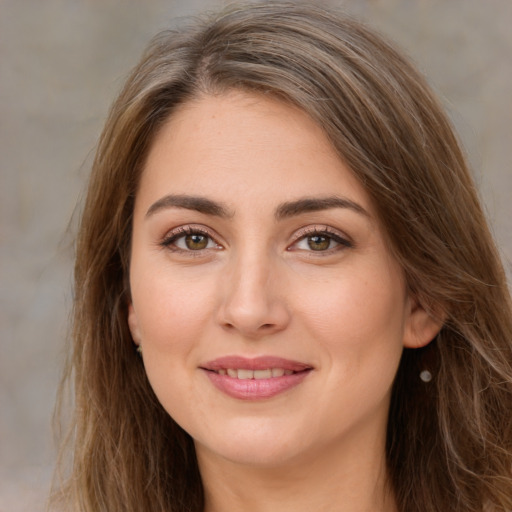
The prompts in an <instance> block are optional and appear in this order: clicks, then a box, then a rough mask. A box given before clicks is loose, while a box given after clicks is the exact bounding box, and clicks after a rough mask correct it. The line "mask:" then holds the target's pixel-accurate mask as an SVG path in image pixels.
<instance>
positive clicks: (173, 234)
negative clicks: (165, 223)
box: [159, 224, 223, 253]
mask: <svg viewBox="0 0 512 512" xmlns="http://www.w3.org/2000/svg"><path fill="white" fill-rule="evenodd" d="M192 234H200V235H205V236H207V237H209V238H210V239H211V240H212V241H213V242H214V243H215V244H216V245H217V247H216V248H215V249H219V248H223V245H222V244H221V243H220V242H219V241H218V238H219V237H218V236H217V234H216V233H214V232H213V231H212V230H211V229H209V228H207V227H206V226H203V225H202V224H185V225H182V226H177V227H175V228H173V229H171V230H169V231H167V233H166V234H165V235H164V237H163V238H162V240H161V241H160V243H159V245H161V246H162V247H165V248H167V249H170V248H172V244H173V242H175V241H176V240H178V239H179V238H181V237H182V236H187V235H192ZM173 250H175V251H177V252H187V253H188V252H190V253H193V252H197V253H199V252H203V251H206V250H211V248H210V249H201V250H198V251H187V250H184V249H180V248H179V247H174V248H173Z"/></svg>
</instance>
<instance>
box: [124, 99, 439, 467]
mask: <svg viewBox="0 0 512 512" xmlns="http://www.w3.org/2000/svg"><path fill="white" fill-rule="evenodd" d="M130 283H131V297H132V303H131V304H130V307H129V324H130V329H131V332H132V335H133V338H134V340H135V342H136V343H137V344H141V346H142V350H143V359H144V365H145V368H146V371H147V375H148V378H149V381H150V382H151V385H152V387H153V389H154V391H155V393H156V395H157V397H158V399H159V400H160V402H161V403H162V405H163V407H164V408H165V409H166V410H167V412H168V413H169V414H170V415H171V416H172V417H173V418H174V419H175V420H176V422H177V423H178V424H180V425H181V426H182V427H183V428H184V429H185V430H186V431H187V432H188V433H189V434H190V435H191V436H192V437H193V438H194V440H195V443H196V448H197V452H198V456H199V457H200V458H201V457H206V456H210V457H218V456H221V457H223V458H224V459H228V460H231V461H234V462H239V463H250V464H256V465H262V466H276V465H280V464H283V463H286V462H288V461H293V460H308V458H315V457H316V456H317V455H318V454H319V453H320V452H322V451H325V450H328V452H325V453H336V451H344V452H346V450H347V449H350V450H361V449H362V447H363V446H368V443H373V444H371V446H373V447H374V446H382V447H383V443H384V436H385V428H386V420H387V412H388V405H389V398H390V388H391V385H392V381H393V378H394V376H395V373H396V370H397V366H398V363H399V360H400V356H401V353H402V348H403V347H404V345H405V346H410V347H414V346H420V345H424V344H426V343H427V342H428V341H430V339H431V338H432V337H433V336H434V334H435V329H436V326H434V325H432V323H431V322H430V321H429V319H428V317H427V315H426V314H425V312H424V311H423V310H422V309H421V308H420V307H418V306H416V305H415V303H414V301H413V300H411V299H410V298H409V297H408V295H407V293H406V285H405V282H404V278H403V275H402V272H401V269H400V268H399V266H398V265H397V263H396V262H395V261H394V259H393V258H392V256H391V255H390V252H389V250H388V248H387V247H386V243H385V239H384V234H383V232H382V229H381V227H380V226H379V221H378V219H377V218H376V216H375V211H374V208H373V206H372V204H371V202H370V201H369V198H368V196H367V194H366V193H365V191H364V189H363V188H362V187H361V185H360V184H359V182H358V181H357V180H356V179H355V178H354V176H353V174H352V172H351V171H350V170H349V169H348V168H347V167H346V165H345V164H344V163H343V162H342V161H341V160H340V159H339V158H338V156H337V155H336V153H335V151H334V150H333V148H332V147H331V145H330V144H329V142H328V140H327V138H326V136H325V135H324V134H323V132H322V131H321V129H320V128H319V127H318V126H317V125H316V124H315V123H314V122H313V121H311V120H310V119H309V118H308V117H307V116H306V115H305V114H304V113H302V112H301V111H299V110H297V109H295V108H293V107H291V106H288V105H286V104H284V103H281V102H277V101H275V100H271V99H268V98H263V97H261V96H256V95H249V94H245V93H234V92H233V93H229V94H225V95H222V96H205V97H202V98H199V99H197V100H195V101H193V102H190V103H188V104H185V105H184V106H182V107H181V108H180V109H179V110H178V111H177V112H176V113H175V114H174V115H173V117H172V118H171V119H170V120H169V121H168V122H167V123H166V124H165V125H164V127H163V128H162V130H161V131H160V133H159V134H158V136H157V137H156V139H155V141H154V143H153V146H152V148H151V150H150V153H149V157H148V160H147V163H146V166H145V169H144V171H143V174H142V177H141V182H140V187H139V190H138V193H137V197H136V202H135V212H134V220H133V241H132V254H131V267H130Z"/></svg>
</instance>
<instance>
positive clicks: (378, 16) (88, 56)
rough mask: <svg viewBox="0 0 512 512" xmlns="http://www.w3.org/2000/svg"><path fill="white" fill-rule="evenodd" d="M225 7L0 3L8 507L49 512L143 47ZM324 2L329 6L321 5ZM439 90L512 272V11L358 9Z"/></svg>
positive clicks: (368, 0)
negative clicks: (68, 385)
mask: <svg viewBox="0 0 512 512" xmlns="http://www.w3.org/2000/svg"><path fill="white" fill-rule="evenodd" d="M227 3H228V2H221V1H220V0H217V1H214V0H188V1H187V0H183V1H179V0H174V1H173V0H166V1H164V0H151V1H147V2H143V1H134V0H125V1H113V0H67V1H66V0H0V512H22V511H23V512H25V511H26V512H42V510H43V509H44V502H45V498H46V495H47V492H48V486H49V482H50V478H51V474H52V470H53V466H54V461H55V453H56V451H55V446H54V443H53V440H52V434H51V416H52V409H53V403H54V400H55V393H56V387H57V384H58V379H59V375H60V370H61V367H62V363H63V359H64V346H65V340H66V333H67V322H68V315H69V307H70V302H71V265H72V241H73V235H74V224H73V223H72V222H70V219H71V217H72V214H73V212H74V210H75V206H76V204H77V201H79V198H80V196H81V194H82V193H83V188H84V184H85V182H86V179H87V175H88V169H89V166H90V162H91V158H92V153H93V150H94V147H95V143H96V140H97V137H98V135H99V132H100V130H101V127H102V124H103V122H104V120H105V116H106V113H107V109H108V106H109V104H110V103H111V101H112V100H113V98H114V96H115V94H116V92H117V91H118V90H119V88H120V86H121V84H122V82H123V78H124V77H125V76H126V74H127V72H128V70H129V69H130V67H131V66H133V65H134V64H135V62H136V60H137V59H138V57H139V55H140V53H141V51H142V49H143V47H144V45H145V43H146V42H147V41H148V39H149V38H150V37H151V36H152V35H153V34H155V33H156V32H157V31H158V30H160V29H163V28H166V27H169V26H170V25H173V24H174V23H175V22H176V20H175V18H176V17H179V16H184V15H189V14H192V13H195V12H198V11H200V10H203V9H205V8H206V9H211V8H215V7H219V6H222V5H225V4H227ZM319 3H320V2H319ZM331 3H334V4H337V5H344V6H345V8H346V9H347V10H348V11H349V12H352V13H354V14H357V15H359V16H360V17H362V18H363V19H366V20H367V21H369V22H370V24H372V25H373V26H375V27H376V28H378V29H380V30H381V31H382V32H383V33H384V34H387V35H389V36H390V37H391V38H392V39H394V40H395V41H396V42H397V43H398V44H399V45H401V46H402V47H403V48H404V49H405V50H406V52H407V53H408V54H409V55H410V56H411V57H412V59H413V60H414V61H415V62H416V63H417V65H418V66H419V68H420V69H421V70H422V71H423V72H424V73H425V74H426V75H427V76H428V78H429V80H430V82H431V84H432V85H433V87H434V88H435V89H436V90H437V92H438V93H439V94H440V95H441V97H442V99H443V101H444V103H445V105H446V108H447V109H448V111H449V113H450V116H451V118H452V119H453V122H454V123H455V125H456V127H457V129H458V131H459V133H460V136H461V138H462V141H463V143H464V145H465V148H466V150H467V152H468V155H469V158H470V161H471V163H472V166H473V170H474V175H475V179H476V181H477V183H478V186H479V188H480V190H481V195H482V198H483V200H484V202H485V205H486V209H487V212H488V216H489V220H490V222H491V224H492V228H493V230H494V233H495V235H496V238H497V240H498V242H499V245H500V247H501V250H502V254H503V256H504V258H505V260H506V262H507V263H506V265H507V268H508V271H509V275H510V273H511V269H512V266H511V262H512V204H511V201H510V196H511V192H512V169H511V160H512V137H511V127H512V100H511V97H512V94H511V93H512V30H510V27H511V26H512V2H511V1H510V0H485V1H484V0H347V1H345V2H343V1H341V0H340V1H338V2H331Z"/></svg>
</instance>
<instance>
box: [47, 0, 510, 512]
mask: <svg viewBox="0 0 512 512" xmlns="http://www.w3.org/2000/svg"><path fill="white" fill-rule="evenodd" d="M231 90H243V91H248V92H252V93H255V94H261V95H266V96H268V97H272V98H275V99H278V100H281V101H283V102H286V103H288V104H291V105H294V106H296V107H298V108H300V109H302V111H304V112H305V113H307V114H308V115H309V116H310V117H311V118H312V119H313V120H314V121H316V122H317V123H318V125H320V126H321V127H322V128H323V130H324V132H325V134H326V135H327V136H328V138H329V139H330V141H331V142H332V144H333V146H334V148H335V149H336V150H337V152H338V153H339V156H340V158H341V159H343V161H344V162H345V163H346V164H347V165H348V167H349V168H350V169H351V170H352V172H353V174H354V175H355V176H356V177H357V179H358V180H359V181H360V183H361V184H362V186H363V187H364V189H365V190H366V191H367V193H368V194H369V195H370V197H371V200H372V201H373V204H374V206H375V208H376V211H377V213H378V217H379V219H380V222H381V225H382V226H383V229H384V232H385V235H386V237H387V240H388V243H389V246H390V250H391V251H392V253H393V255H394V257H395V258H396V259H397V260H398V262H399V263H400V265H401V267H402V269H403V272H404V274H405V277H406V282H407V285H408V289H409V293H410V294H412V296H413V297H415V299H416V301H417V302H418V303H419V304H421V305H422V306H423V307H424V308H425V309H426V310H427V311H428V312H429V313H430V314H431V315H433V316H436V317H438V318H440V319H443V321H444V324H443V327H442V329H441V331H440V333H439V334H438V336H437V337H436V339H435V340H433V341H432V342H431V343H430V344H429V345H428V346H427V347H425V348H422V349H405V350H404V353H403V356H402V360H401V362H400V366H399V369H398V373H397V376H396V379H395V382H394V384H393V390H392V398H391V408H390V412H389V421H388V431H387V446H386V450H387V467H388V474H389V479H390V485H391V487H392V489H393V492H394V494H395V496H396V500H397V504H398V509H399V510H400V511H401V512H416V511H418V512H427V511H428V512H440V511H442V512H445V511H446V512H448V511H450V512H482V511H484V510H485V511H500V512H510V511H511V510H512V419H511V418H512V307H511V299H510V293H509V290H508V288H507V284H506V276H505V273H504V270H503V267H502V265H501V263H500V260H499V256H498V254H497V251H496V249H495V246H494V242H493V240H492V238H491V235H490V233H489V230H488V227H487V224H486V220H485V218H484V215H483V213H482V209H481V206H480V204H479V201H478V197H477V192H476V190H475V187H474V184H473V182H472V179H471V177H470V173H469V172H468V167H467V164H466V162H465V157H464V155H463V152H462V151H461V149H460V146H459V144H458V141H457V139H456V137H455V135H454V132H453V129H452V127H451V125H450V123H449V121H448V120H447V117H446V115H445V114H444V113H443V111H442V108H441V107H440V105H439V102H438V100H437V99H436V98H435V96H434V95H433V93H432V92H431V90H430V89H429V87H428V86H427V85H426V82H425V80H424V78H423V77H422V76H421V75H420V74H419V73H418V72H417V71H416V70H415V69H414V67H412V66H411V64H410V63H409V62H408V60H407V59H405V58H404V57H403V56H402V55H401V54H400V53H398V52H397V51H396V50H395V49H393V47H392V46H390V45H389V43H387V42H386V41H384V40H383V39H382V38H381V37H380V36H378V35H376V34H375V33H374V31H372V30H370V29H368V28H367V27H366V26H364V25H363V24H361V23H360V22H357V21H355V20H353V19H351V18H350V17H348V16H345V15H342V14H340V13H334V12H331V11H328V10H324V9H323V8H320V7H315V6H313V5H307V4H303V3H297V2H292V3H282V2H278V3H274V2H270V3H269V2H262V3H253V4H245V5H242V6H238V7H231V8H230V9H228V10H227V11H223V12H222V13H220V14H216V15H213V16H212V15H209V16H208V17H206V18H200V19H194V20H193V21H191V22H190V23H188V24H187V25H186V26H184V27H182V28H181V29H179V30H170V31H165V32H162V33H160V34H159V35H158V36H156V38H155V39H154V40H153V41H152V42H151V44H150V46H149V47H148V49H147V50H146V52H145V53H144V55H143V57H142V59H141V61H140V62H139V64H138V65H137V66H136V67H135V69H134V70H133V72H132V73H131V75H130V76H129V78H128V80H127V82H126V84H125V86H124V88H123V89H122V91H121V93H120V95H119V97H118V98H117V100H116V101H115V103H114V104H113V107H112V109H111V111H110V115H109V117H108V120H107V122H106V126H105V128H104V131H103V134H102V136H101V139H100V141H99V145H98V148H97V153H96V157H95V160H94V163H93V169H92V175H91V178H90V183H89V188H88V194H87V198H86V201H85V206H84V210H83V214H82V217H81V224H80V229H79V234H78V239H77V245H76V266H75V285H74V292H75V296H74V309H73V331H72V340H73V343H72V350H71V355H70V358H69V364H68V367H67V371H66V379H65V380H66V381H67V382H71V384H72V386H73V389H74V402H75V403H74V414H73V418H72V424H71V427H70V434H69V436H68V442H67V449H68V450H71V453H72V463H71V468H70V472H71V474H70V475H68V476H67V478H66V479H65V480H64V481H61V483H60V484H57V485H56V488H57V491H56V492H55V494H54V503H55V504H58V503H59V502H60V503H61V505H62V506H64V508H65V509H66V510H69V511H71V510H73V511H79V512H113V511H116V512H117V511H125V512H150V511H154V512H162V511H165V512H185V511H187V512H191V511H193V512H201V511H202V509H203V506H204V499H203V489H202V484H201V479H200V474H199V471H198V467H197V461H196V457H195V452H194V445H193V441H192V439H191V438H190V436H189V435H188V434H187V433H185V432H184V431H183V430H182V429H181V428H180V427H179V426H178V425H177V424H176V423H175V422H174V421H173V419H172V418H171V417H170V416H169V415H168V414H167V412H166V411H165V410H164V409H163V407H162V406H161V405H160V404H159V402H158V400H157V399H156V397H155V395H154V393H153V391H152V389H151V387H150V385H149V383H148V380H147V378H146V375H145V371H144V367H143V364H142V362H141V360H140V358H139V357H138V355H137V354H136V350H135V349H134V344H133V341H132V338H131V336H130V332H129V329H128V324H127V305H128V303H129V296H130V290H129V280H128V277H127V276H128V270H129V262H130V238H131V229H132V216H133V209H134V199H135V196H136V193H137V187H138V183H139V179H140V175H141V172H142V171H143V169H144V163H145V159H146V157H147V154H148V151H149V149H150V148H151V143H152V141H153V140H154V138H155V135H156V134H157V132H158V130H159V128H160V127H161V126H162V124H163V123H164V122H165V121H166V120H168V119H169V117H170V116H172V115H173V111H174V110H175V109H176V108H177V106H179V105H181V104H183V103H185V102H187V101H189V100H191V99H194V98H197V97H199V96H201V95H205V94H213V95H216V94H222V93H224V92H227V91H231ZM318 172H319V173H321V170H319V171H318ZM423 369H428V370H429V371H430V372H431V374H432V376H433V379H432V381H431V382H430V383H424V382H422V381H421V380H420V379H419V373H420V371H421V370H423ZM61 500H62V501H61Z"/></svg>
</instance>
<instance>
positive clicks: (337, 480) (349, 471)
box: [197, 443, 397, 512]
mask: <svg viewBox="0 0 512 512" xmlns="http://www.w3.org/2000/svg"><path fill="white" fill-rule="evenodd" d="M378 444H379V446H375V444H373V445H372V444H371V443H370V444H369V445H367V446H365V447H364V448H362V449H361V445H360V444H359V443H353V444H352V445H350V443H349V444H348V446H347V445H345V448H344V449H339V450H332V449H330V450H325V452H324V453H321V452H320V453H319V452H318V451H316V452H315V453H314V456H311V455H308V454H301V455H300V456H299V457H295V458H293V459H292V460H289V461H287V462H286V463H283V464H276V465H272V466H265V467H255V466H250V465H242V464H238V463H235V462H232V461H229V460H226V459H223V458H222V457H219V456H216V455H215V454H212V453H211V452H208V451H207V450H206V449H205V448H204V447H199V446H198V447H197V448H198V450H197V452H198V461H199V467H200V470H201V477H202V480H203V486H204V489H205V500H206V501H205V503H206V506H205V512H226V511H231V510H244V512H270V511H275V510H279V511H280V512H292V511H293V512H303V511H304V512H305V511H308V512H310V511H311V510H315V511H316V512H327V511H332V510H336V511H337V512H396V510H397V509H396V505H395V501H394V498H393V493H392V490H391V488H390V486H389V484H388V482H387V472H386V462H385V452H384V447H383V443H378ZM352 446H357V449H353V448H352ZM331 448H332V447H331ZM377 448H378V449H377Z"/></svg>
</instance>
